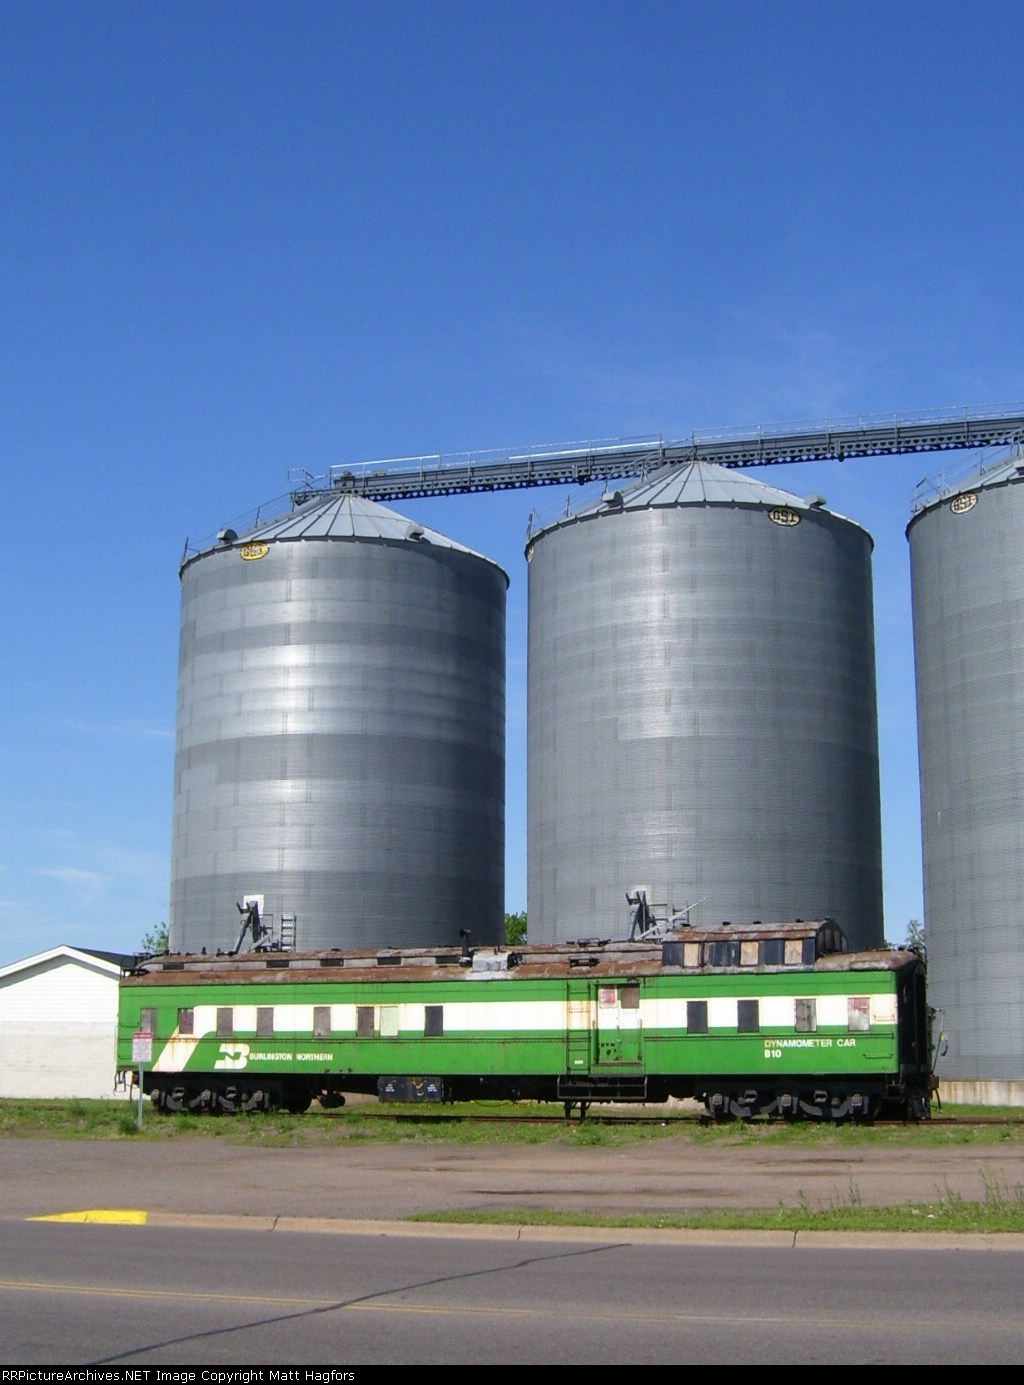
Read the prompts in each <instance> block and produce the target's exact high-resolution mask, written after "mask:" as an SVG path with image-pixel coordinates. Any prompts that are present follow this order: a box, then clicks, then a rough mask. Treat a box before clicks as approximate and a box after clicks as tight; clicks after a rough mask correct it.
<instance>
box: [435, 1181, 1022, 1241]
mask: <svg viewBox="0 0 1024 1385" xmlns="http://www.w3.org/2000/svg"><path fill="white" fill-rule="evenodd" d="M409 1220H410V1221H428V1222H443V1223H453V1224H457V1225H465V1224H486V1225H495V1224H497V1225H500V1226H507V1225H512V1226H597V1227H601V1226H606V1227H609V1228H615V1227H619V1228H642V1229H645V1230H650V1229H654V1230H689V1231H788V1232H798V1231H801V1232H803V1231H872V1232H879V1231H901V1232H908V1231H909V1232H925V1233H927V1232H938V1231H947V1232H960V1233H966V1232H974V1233H978V1232H980V1233H989V1234H1002V1235H1005V1234H1006V1233H1007V1232H1016V1233H1018V1234H1024V1187H1021V1186H1020V1185H1019V1184H1018V1185H1017V1186H1016V1187H1014V1188H1007V1187H991V1186H990V1187H987V1188H986V1193H985V1199H984V1201H983V1202H971V1201H968V1200H967V1199H965V1198H961V1197H959V1196H958V1195H956V1194H955V1193H953V1192H952V1191H950V1190H949V1189H947V1190H946V1191H945V1193H944V1194H943V1195H942V1196H941V1197H940V1198H939V1199H938V1200H937V1201H935V1202H929V1203H913V1204H907V1205H905V1206H895V1207H865V1206H863V1205H862V1204H861V1201H860V1197H859V1194H858V1193H857V1190H856V1188H855V1187H851V1189H850V1193H849V1197H848V1199H847V1200H842V1201H833V1202H831V1203H829V1204H827V1205H825V1206H817V1207H815V1206H812V1205H811V1204H810V1202H808V1201H807V1199H805V1198H801V1199H800V1202H799V1203H798V1205H797V1206H796V1207H783V1206H779V1207H776V1208H766V1209H763V1210H758V1209H750V1210H743V1209H738V1210H718V1209H709V1210H707V1211H703V1212H681V1213H673V1214H672V1215H630V1214H626V1213H623V1214H620V1215H610V1214H607V1215H601V1214H600V1213H587V1212H548V1211H539V1210H536V1209H533V1208H522V1209H520V1210H518V1211H517V1210H515V1209H504V1210H500V1209H499V1210H496V1211H493V1212H491V1211H488V1212H468V1211H467V1212H462V1211H458V1212H439V1213H436V1214H433V1213H425V1214H423V1215H422V1216H415V1217H410V1218H409Z"/></svg>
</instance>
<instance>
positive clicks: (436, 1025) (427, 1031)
mask: <svg viewBox="0 0 1024 1385" xmlns="http://www.w3.org/2000/svg"><path fill="white" fill-rule="evenodd" d="M443 1033H444V1006H443V1005H425V1006H424V1007H423V1035H424V1038H427V1039H437V1038H440V1036H441V1035H442V1034H443Z"/></svg>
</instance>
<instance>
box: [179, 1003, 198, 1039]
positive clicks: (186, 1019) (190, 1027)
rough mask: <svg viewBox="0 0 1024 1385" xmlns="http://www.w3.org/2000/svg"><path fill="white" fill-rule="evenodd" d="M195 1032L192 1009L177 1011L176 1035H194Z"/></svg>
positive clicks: (194, 1014) (194, 1016) (194, 1013)
mask: <svg viewBox="0 0 1024 1385" xmlns="http://www.w3.org/2000/svg"><path fill="white" fill-rule="evenodd" d="M195 1032H196V1012H195V1011H194V1010H192V1009H188V1010H179V1011H178V1033H179V1034H194V1033H195Z"/></svg>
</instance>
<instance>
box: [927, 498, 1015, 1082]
mask: <svg viewBox="0 0 1024 1385" xmlns="http://www.w3.org/2000/svg"><path fill="white" fill-rule="evenodd" d="M975 494H976V496H977V499H976V501H975V503H974V504H973V506H972V507H971V508H969V509H968V508H966V507H965V505H964V502H963V500H962V499H959V500H957V504H956V507H955V508H951V501H950V500H946V501H944V502H942V503H940V504H936V505H935V506H933V507H931V508H929V509H927V510H925V511H923V512H922V513H920V514H918V515H917V516H916V517H915V518H914V519H913V520H912V521H911V523H910V525H909V527H908V536H909V539H910V557H911V581H912V590H913V612H914V656H915V668H916V675H917V709H918V749H919V756H920V771H921V817H922V835H923V848H924V851H923V855H924V900H925V929H926V937H927V943H928V983H929V998H930V1001H931V1003H932V1004H933V1005H935V1006H936V1007H938V1008H939V1009H940V1010H941V1011H942V1012H943V1013H942V1016H941V1020H942V1027H943V1029H945V1031H946V1032H947V1034H948V1036H949V1042H950V1049H949V1054H948V1055H947V1057H946V1058H944V1059H943V1060H942V1064H941V1069H940V1071H941V1073H942V1075H944V1076H948V1077H959V1078H980V1079H985V1078H1018V1077H1021V1076H1022V1075H1024V480H1018V481H1016V482H1014V483H1013V484H1007V485H1002V486H998V487H993V488H992V489H990V490H986V489H984V488H983V487H982V488H979V489H978V490H977V491H976V492H975ZM968 503H969V502H968ZM958 511H959V512H958Z"/></svg>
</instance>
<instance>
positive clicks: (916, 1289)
mask: <svg viewBox="0 0 1024 1385" xmlns="http://www.w3.org/2000/svg"><path fill="white" fill-rule="evenodd" d="M478 1231H479V1232H481V1233H485V1229H484V1228H478ZM491 1231H492V1233H493V1228H492V1229H491ZM924 1239H925V1238H923V1237H920V1236H906V1237H903V1238H902V1244H900V1245H899V1246H897V1247H891V1248H887V1249H867V1248H859V1247H852V1246H848V1245H847V1246H843V1247H841V1248H840V1247H837V1246H831V1247H829V1246H824V1245H821V1246H819V1245H815V1246H807V1247H804V1246H802V1245H800V1244H795V1245H794V1244H792V1243H791V1244H787V1245H778V1244H775V1245H749V1244H744V1245H742V1246H740V1245H727V1246H726V1245H693V1244H679V1243H676V1242H674V1241H672V1240H662V1241H660V1242H657V1241H651V1240H648V1241H646V1242H645V1243H643V1244H637V1243H636V1242H635V1241H634V1240H632V1239H631V1238H626V1237H622V1236H620V1235H619V1234H618V1233H617V1232H615V1231H613V1230H607V1229H606V1230H605V1231H604V1232H602V1233H601V1234H600V1235H598V1236H594V1235H591V1236H590V1237H589V1238H588V1239H587V1240H585V1241H583V1240H580V1239H576V1238H575V1237H570V1236H567V1235H566V1233H564V1232H563V1233H551V1232H550V1231H549V1235H548V1236H547V1238H545V1239H540V1238H537V1239H531V1240H525V1239H517V1238H515V1237H514V1236H512V1235H509V1234H501V1235H496V1234H490V1235H488V1234H478V1235H476V1236H474V1237H471V1238H464V1237H460V1236H452V1235H450V1234H448V1232H447V1231H446V1232H444V1233H443V1234H442V1233H441V1231H440V1229H439V1228H437V1227H434V1228H432V1229H430V1230H429V1231H425V1232H424V1234H422V1235H420V1236H417V1237H408V1236H404V1235H401V1234H392V1235H384V1236H381V1235H377V1234H350V1235H343V1236H338V1235H300V1234H277V1233H276V1232H271V1231H268V1230H265V1229H264V1230H240V1229H236V1228H234V1227H221V1228H218V1229H213V1228H204V1227H196V1226H195V1225H188V1226H181V1227H166V1226H150V1225H144V1226H134V1225H121V1226H105V1225H104V1226H97V1225H89V1224H86V1225H67V1224H61V1223H53V1222H12V1221H0V1359H2V1361H3V1364H4V1365H5V1367H8V1366H24V1367H30V1366H33V1365H44V1366H50V1367H55V1368H58V1369H60V1368H63V1367H68V1366H78V1367H81V1366H93V1367H107V1368H110V1367H116V1368H119V1369H120V1370H122V1371H126V1370H129V1369H132V1368H139V1367H153V1366H157V1367H159V1366H164V1367H177V1368H181V1367H189V1366H191V1367H203V1368H205V1370H206V1372H215V1371H216V1368H231V1369H232V1370H235V1371H237V1370H239V1369H240V1368H241V1369H245V1368H250V1367H258V1368H261V1371H262V1373H261V1374H259V1375H256V1376H254V1377H252V1379H253V1380H256V1381H260V1382H270V1381H273V1380H274V1379H275V1377H274V1376H273V1375H272V1374H271V1370H272V1369H273V1368H277V1370H278V1371H280V1369H281V1368H287V1367H291V1366H305V1367H307V1368H313V1369H314V1370H316V1369H319V1370H322V1371H325V1372H326V1371H327V1370H353V1369H354V1370H355V1372H356V1373H355V1381H356V1382H357V1385H358V1382H359V1381H360V1380H362V1379H363V1378H364V1376H365V1374H366V1368H367V1367H379V1366H389V1365H420V1366H423V1365H441V1366H452V1365H468V1364H472V1365H494V1366H506V1367H511V1368H513V1369H514V1368H515V1367H516V1366H519V1367H522V1366H524V1365H543V1364H547V1365H552V1364H555V1365H573V1366H580V1365H588V1364H592V1365H597V1366H600V1367H601V1368H602V1369H604V1370H608V1369H609V1368H614V1367H622V1368H624V1369H635V1368H636V1367H638V1366H643V1365H675V1366H679V1365H680V1364H683V1363H688V1364H707V1365H715V1366H721V1365H723V1364H727V1363H739V1364H752V1365H762V1366H763V1365H768V1364H789V1363H792V1364H813V1365H818V1366H823V1365H824V1366H834V1365H840V1364H841V1365H850V1364H853V1363H860V1364H899V1365H900V1366H903V1367H906V1366H908V1365H931V1366H956V1365H970V1364H1018V1365H1019V1364H1020V1363H1021V1362H1022V1361H1024V1318H1022V1315H1021V1313H1020V1302H1021V1297H1020V1285H1021V1282H1022V1279H1024V1250H1021V1249H1017V1250H1007V1249H1002V1250H964V1249H927V1250H926V1249H922V1242H923V1240H924ZM198 1374H199V1373H198V1372H197V1376H198ZM116 1378H120V1379H122V1380H125V1379H127V1378H128V1377H126V1376H123V1375H122V1376H120V1377H116ZM132 1378H133V1379H135V1380H139V1379H145V1378H144V1377H139V1376H135V1377H132ZM199 1378H202V1379H204V1380H209V1379H218V1378H221V1379H226V1378H227V1377H225V1376H220V1377H218V1376H217V1375H216V1374H215V1373H213V1374H204V1375H202V1376H201V1377H199ZM243 1378H244V1377H243ZM277 1378H278V1379H280V1378H281V1376H280V1374H279V1375H278V1376H277ZM292 1378H294V1379H296V1380H300V1381H301V1380H303V1379H307V1378H308V1377H305V1376H303V1375H298V1376H295V1377H292ZM330 1378H331V1377H329V1376H327V1375H323V1376H321V1377H320V1379H330ZM153 1380H154V1377H153V1376H152V1375H151V1376H150V1377H149V1378H148V1385H152V1382H153Z"/></svg>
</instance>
